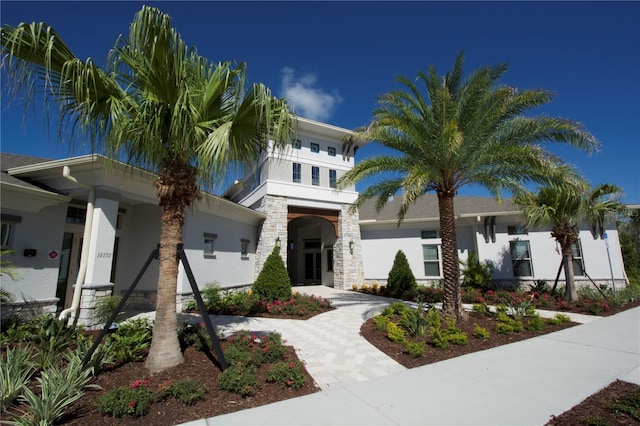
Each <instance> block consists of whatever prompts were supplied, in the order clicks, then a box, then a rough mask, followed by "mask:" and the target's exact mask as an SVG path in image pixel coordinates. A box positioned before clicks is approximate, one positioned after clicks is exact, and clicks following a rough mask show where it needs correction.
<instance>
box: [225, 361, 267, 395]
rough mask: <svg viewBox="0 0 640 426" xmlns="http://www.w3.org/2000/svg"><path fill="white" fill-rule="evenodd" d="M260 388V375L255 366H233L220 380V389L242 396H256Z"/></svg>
mask: <svg viewBox="0 0 640 426" xmlns="http://www.w3.org/2000/svg"><path fill="white" fill-rule="evenodd" d="M259 387H260V385H259V382H258V373H257V370H256V367H255V366H254V365H243V364H241V363H234V364H231V365H230V366H229V367H228V368H227V369H226V370H224V372H223V373H222V374H221V375H220V378H219V379H218V389H221V390H228V391H230V392H234V393H237V394H239V395H242V396H251V395H254V394H255V392H256V390H257V389H259Z"/></svg>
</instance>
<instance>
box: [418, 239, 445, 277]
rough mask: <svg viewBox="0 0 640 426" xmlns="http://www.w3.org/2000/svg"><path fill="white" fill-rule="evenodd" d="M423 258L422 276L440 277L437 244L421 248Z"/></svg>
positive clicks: (438, 247) (438, 248)
mask: <svg viewBox="0 0 640 426" xmlns="http://www.w3.org/2000/svg"><path fill="white" fill-rule="evenodd" d="M422 255H423V257H424V275H425V276H426V277H439V276H440V269H441V268H440V246H439V245H438V244H425V245H423V246H422Z"/></svg>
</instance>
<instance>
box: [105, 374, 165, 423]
mask: <svg viewBox="0 0 640 426" xmlns="http://www.w3.org/2000/svg"><path fill="white" fill-rule="evenodd" d="M154 399H155V394H154V392H153V391H152V390H151V388H150V387H149V381H148V380H146V379H142V380H136V381H135V382H133V383H132V384H130V385H129V386H121V387H119V388H116V389H112V390H110V391H109V392H107V393H106V394H104V395H102V396H100V397H99V398H98V399H97V400H96V405H97V407H98V411H100V412H101V413H103V414H108V415H110V416H112V417H126V416H144V415H146V414H147V413H148V412H149V408H150V407H151V403H152V402H153V401H154Z"/></svg>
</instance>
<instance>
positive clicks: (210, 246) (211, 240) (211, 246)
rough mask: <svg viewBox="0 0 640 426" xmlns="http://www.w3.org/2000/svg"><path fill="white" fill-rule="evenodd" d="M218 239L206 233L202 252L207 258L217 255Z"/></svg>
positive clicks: (214, 235)
mask: <svg viewBox="0 0 640 426" xmlns="http://www.w3.org/2000/svg"><path fill="white" fill-rule="evenodd" d="M216 238H218V236H217V235H216V234H208V233H206V232H205V233H204V239H203V245H202V251H203V253H204V255H205V256H215V255H216Z"/></svg>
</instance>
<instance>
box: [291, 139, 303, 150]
mask: <svg viewBox="0 0 640 426" xmlns="http://www.w3.org/2000/svg"><path fill="white" fill-rule="evenodd" d="M291 146H292V147H293V149H300V148H301V147H302V141H301V140H300V139H294V140H292V141H291Z"/></svg>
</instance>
